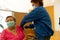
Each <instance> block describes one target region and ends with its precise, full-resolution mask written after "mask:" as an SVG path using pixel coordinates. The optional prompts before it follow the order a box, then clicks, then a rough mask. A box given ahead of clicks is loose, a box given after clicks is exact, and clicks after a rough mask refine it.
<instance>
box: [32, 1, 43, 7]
mask: <svg viewBox="0 0 60 40" xmlns="http://www.w3.org/2000/svg"><path fill="white" fill-rule="evenodd" d="M31 2H34V3H37V2H39V4H40V6H43V0H31Z"/></svg>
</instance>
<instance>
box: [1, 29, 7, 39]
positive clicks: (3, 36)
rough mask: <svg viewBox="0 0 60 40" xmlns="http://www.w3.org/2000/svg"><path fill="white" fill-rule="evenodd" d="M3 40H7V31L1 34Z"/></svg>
mask: <svg viewBox="0 0 60 40" xmlns="http://www.w3.org/2000/svg"><path fill="white" fill-rule="evenodd" d="M1 40H7V39H6V32H5V30H4V31H3V32H2V34H1Z"/></svg>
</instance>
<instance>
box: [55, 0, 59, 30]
mask: <svg viewBox="0 0 60 40" xmlns="http://www.w3.org/2000/svg"><path fill="white" fill-rule="evenodd" d="M54 17H55V18H54V19H55V30H56V31H60V25H59V17H60V0H55V3H54Z"/></svg>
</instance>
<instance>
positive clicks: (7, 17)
mask: <svg viewBox="0 0 60 40" xmlns="http://www.w3.org/2000/svg"><path fill="white" fill-rule="evenodd" d="M10 17H11V18H13V20H14V21H15V22H16V19H15V17H13V16H7V17H6V20H7V19H8V18H10Z"/></svg>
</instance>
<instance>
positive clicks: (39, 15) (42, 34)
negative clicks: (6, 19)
mask: <svg viewBox="0 0 60 40" xmlns="http://www.w3.org/2000/svg"><path fill="white" fill-rule="evenodd" d="M31 3H32V6H33V8H34V9H33V10H32V11H31V12H30V13H28V14H27V15H25V16H24V18H23V19H22V22H21V24H20V25H21V27H22V28H23V27H24V25H26V24H27V23H29V22H34V24H33V25H34V26H33V27H34V32H35V36H36V39H37V40H50V37H51V36H52V35H53V33H54V32H53V30H52V23H51V19H50V16H49V14H48V12H47V11H46V9H45V8H44V7H43V1H42V0H31ZM29 25H31V24H29ZM29 25H26V26H29Z"/></svg>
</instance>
